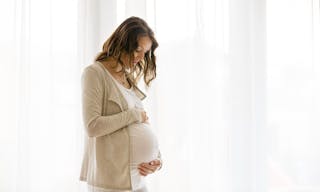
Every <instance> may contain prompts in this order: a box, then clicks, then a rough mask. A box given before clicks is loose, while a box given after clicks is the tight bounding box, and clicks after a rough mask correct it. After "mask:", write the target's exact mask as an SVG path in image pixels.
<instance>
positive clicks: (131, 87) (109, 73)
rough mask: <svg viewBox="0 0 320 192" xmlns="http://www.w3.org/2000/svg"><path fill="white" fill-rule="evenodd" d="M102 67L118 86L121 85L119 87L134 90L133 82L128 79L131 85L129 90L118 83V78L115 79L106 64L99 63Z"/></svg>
mask: <svg viewBox="0 0 320 192" xmlns="http://www.w3.org/2000/svg"><path fill="white" fill-rule="evenodd" d="M98 62H99V63H100V64H101V65H102V67H103V68H104V69H105V70H106V71H107V73H108V75H110V77H111V78H112V80H113V81H114V82H115V83H116V84H117V85H119V86H121V87H122V88H124V89H126V90H128V91H129V90H133V86H132V84H131V82H130V81H129V80H128V79H127V81H128V83H129V85H130V88H127V87H125V86H124V85H122V84H121V83H120V82H119V81H117V80H116V78H115V77H113V75H112V74H111V72H110V71H109V69H108V68H107V67H105V66H104V64H103V63H101V62H100V61H98Z"/></svg>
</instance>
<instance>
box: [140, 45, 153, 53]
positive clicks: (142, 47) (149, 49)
mask: <svg viewBox="0 0 320 192" xmlns="http://www.w3.org/2000/svg"><path fill="white" fill-rule="evenodd" d="M139 47H140V48H141V49H142V50H145V49H144V48H143V47H142V46H140V45H138V47H137V48H139ZM150 50H151V47H150V49H149V50H146V51H145V53H147V52H149V51H150Z"/></svg>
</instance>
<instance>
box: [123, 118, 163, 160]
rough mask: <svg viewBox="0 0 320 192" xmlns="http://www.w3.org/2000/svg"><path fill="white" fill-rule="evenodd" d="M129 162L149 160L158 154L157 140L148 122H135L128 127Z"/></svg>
mask: <svg viewBox="0 0 320 192" xmlns="http://www.w3.org/2000/svg"><path fill="white" fill-rule="evenodd" d="M128 128H129V135H130V148H131V154H130V155H131V161H132V162H131V163H132V164H139V163H142V162H149V161H151V160H154V159H156V158H157V156H158V141H157V138H156V136H155V134H154V133H153V132H152V130H151V127H150V125H149V124H146V123H137V124H132V125H130V126H129V127H128Z"/></svg>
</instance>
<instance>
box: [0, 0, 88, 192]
mask: <svg viewBox="0 0 320 192" xmlns="http://www.w3.org/2000/svg"><path fill="white" fill-rule="evenodd" d="M77 4H78V2H77V1H76V0H72V1H62V0H54V1H52V0H15V1H0V20H1V32H0V34H1V35H0V41H1V45H0V50H1V51H0V52H1V53H0V54H1V61H0V63H1V70H0V78H1V82H0V85H1V96H0V97H1V99H0V102H1V104H0V106H1V109H0V117H1V126H0V127H1V128H0V130H1V131H0V141H1V144H0V191H5V192H14V191H19V192H22V191H26V192H29V191H30V192H41V191H79V190H78V189H79V185H78V181H77V178H78V177H79V176H78V175H79V167H80V159H81V157H80V155H79V154H80V147H78V146H81V145H82V144H81V140H80V138H81V132H80V130H82V129H80V120H79V118H80V114H81V112H80V105H79V102H80V98H79V95H80V94H79V88H80V84H79V79H80V71H81V65H79V64H78V62H77V58H78V57H77V50H78V43H77V33H78V19H77V18H78V6H77Z"/></svg>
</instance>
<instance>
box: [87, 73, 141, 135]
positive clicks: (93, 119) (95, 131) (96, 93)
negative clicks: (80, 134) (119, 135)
mask: <svg viewBox="0 0 320 192" xmlns="http://www.w3.org/2000/svg"><path fill="white" fill-rule="evenodd" d="M102 101H103V82H102V78H101V77H100V78H99V74H98V72H96V71H95V70H94V69H92V68H86V69H85V70H84V72H83V75H82V107H83V108H82V110H83V119H84V125H85V128H86V132H87V134H88V136H89V137H100V136H104V135H107V134H110V133H113V132H115V131H117V130H119V129H121V128H123V127H125V126H127V125H129V124H132V123H134V122H141V121H142V117H141V114H140V113H141V112H140V111H139V110H138V109H129V110H127V111H122V112H120V113H117V114H114V115H110V116H102V115H101V112H102Z"/></svg>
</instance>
